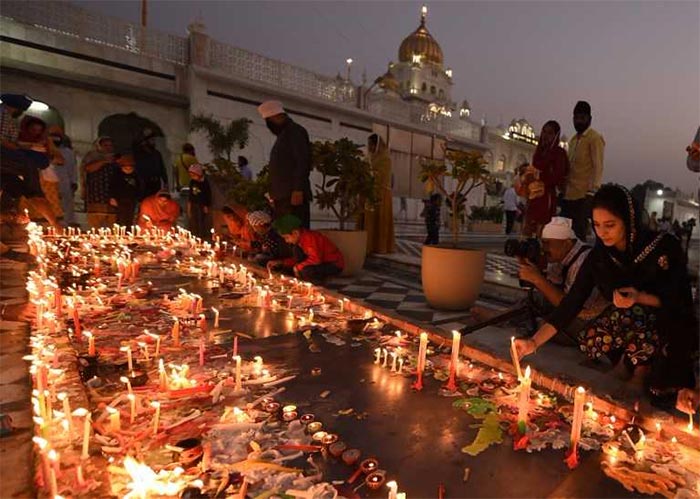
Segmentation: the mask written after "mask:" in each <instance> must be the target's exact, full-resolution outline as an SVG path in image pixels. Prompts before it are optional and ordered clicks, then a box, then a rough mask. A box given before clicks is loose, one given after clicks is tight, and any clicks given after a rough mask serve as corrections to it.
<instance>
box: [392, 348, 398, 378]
mask: <svg viewBox="0 0 700 499" xmlns="http://www.w3.org/2000/svg"><path fill="white" fill-rule="evenodd" d="M397 357H398V354H397V353H396V352H391V372H392V373H395V372H396V358H397Z"/></svg>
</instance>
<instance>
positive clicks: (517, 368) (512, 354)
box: [510, 336, 523, 379]
mask: <svg viewBox="0 0 700 499" xmlns="http://www.w3.org/2000/svg"><path fill="white" fill-rule="evenodd" d="M510 358H511V360H512V361H513V366H514V367H515V374H516V375H517V376H518V379H520V378H522V377H523V373H522V371H521V370H520V359H519V358H518V351H517V349H516V348H515V336H511V337H510Z"/></svg>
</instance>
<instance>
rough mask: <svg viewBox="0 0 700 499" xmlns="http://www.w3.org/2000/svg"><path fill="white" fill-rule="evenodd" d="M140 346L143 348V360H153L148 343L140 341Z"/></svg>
mask: <svg viewBox="0 0 700 499" xmlns="http://www.w3.org/2000/svg"><path fill="white" fill-rule="evenodd" d="M139 346H140V347H141V349H142V350H143V360H145V361H146V362H148V361H150V360H151V357H150V356H149V355H148V345H147V344H146V343H144V342H142V341H139Z"/></svg>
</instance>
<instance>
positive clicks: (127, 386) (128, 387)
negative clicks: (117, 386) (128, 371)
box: [119, 376, 133, 393]
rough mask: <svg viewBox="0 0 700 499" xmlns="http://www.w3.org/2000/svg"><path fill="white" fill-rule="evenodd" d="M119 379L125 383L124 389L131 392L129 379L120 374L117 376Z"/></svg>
mask: <svg viewBox="0 0 700 499" xmlns="http://www.w3.org/2000/svg"><path fill="white" fill-rule="evenodd" d="M119 381H121V382H122V383H124V384H125V385H126V390H127V391H128V392H129V393H133V391H132V390H131V381H129V378H127V377H126V376H122V377H120V378H119Z"/></svg>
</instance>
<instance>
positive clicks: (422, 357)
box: [417, 333, 428, 373]
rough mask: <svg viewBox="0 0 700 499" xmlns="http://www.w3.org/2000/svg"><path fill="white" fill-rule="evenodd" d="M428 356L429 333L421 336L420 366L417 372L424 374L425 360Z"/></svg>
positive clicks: (419, 349)
mask: <svg viewBox="0 0 700 499" xmlns="http://www.w3.org/2000/svg"><path fill="white" fill-rule="evenodd" d="M427 355H428V333H421V334H420V345H419V348H418V366H417V371H418V372H420V373H422V372H423V371H425V359H426V357H427Z"/></svg>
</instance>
